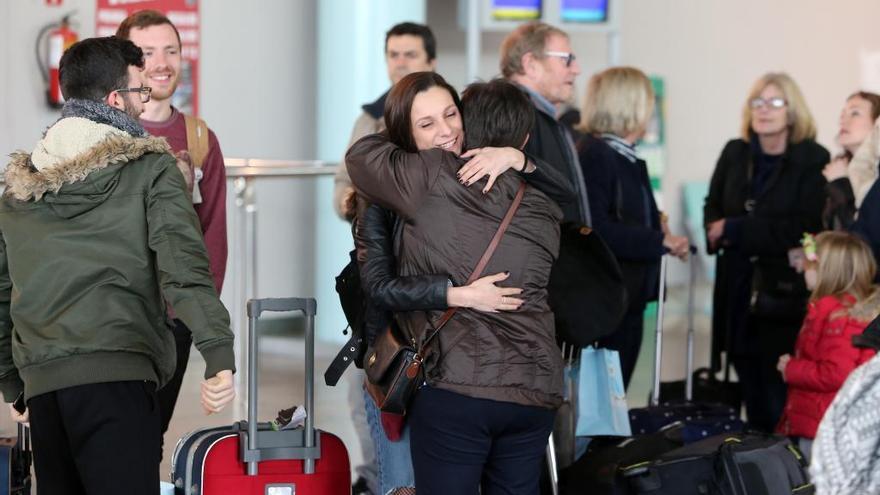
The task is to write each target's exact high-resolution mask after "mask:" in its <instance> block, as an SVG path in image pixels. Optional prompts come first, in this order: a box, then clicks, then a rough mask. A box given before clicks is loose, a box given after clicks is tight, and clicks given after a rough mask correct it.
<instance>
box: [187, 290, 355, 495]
mask: <svg viewBox="0 0 880 495" xmlns="http://www.w3.org/2000/svg"><path fill="white" fill-rule="evenodd" d="M316 306H317V305H316V303H315V300H314V299H294V298H290V299H253V300H250V301H248V304H247V313H248V319H249V321H248V344H249V345H248V392H249V393H248V421H241V422H239V423H236V424H234V425H232V426H230V427H220V428H206V429H202V430H197V431H194V432H192V433H190V434H189V435H187V436H185V437H183V438H181V439H180V441H179V442H178V443H177V447H176V449H175V451H174V458H173V459H172V466H173V470H174V471H173V473H172V479H174V485H175V494H176V495H303V494H306V495H308V494H316V495H317V494H321V495H324V494H328V495H332V494H350V493H351V468H350V466H349V460H348V451H346V449H345V445H343V443H342V441H341V440H339V438H338V437H336V436H334V435H333V434H330V433H327V432H323V431H320V430H315V429H314V417H313V413H312V412H313V411H314V402H315V398H314V359H315V358H314V356H315V347H314V337H315V324H314V317H315V310H316ZM263 311H302V312H303V313H305V316H306V359H305V361H306V363H305V368H306V369H305V380H306V383H305V392H306V394H305V395H306V398H305V408H306V411H307V413H308V414H307V416H306V420H305V425H304V427H302V428H295V429H291V430H282V431H275V430H273V429H272V428H271V427H270V425H269V424H268V423H262V424H257V423H255V418H257V395H258V394H257V368H258V366H257V359H258V356H257V334H256V330H257V319H258V318H259V317H260V314H261V313H262V312H263Z"/></svg>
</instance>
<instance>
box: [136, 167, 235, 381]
mask: <svg viewBox="0 0 880 495" xmlns="http://www.w3.org/2000/svg"><path fill="white" fill-rule="evenodd" d="M146 203H147V205H146V206H147V229H148V231H147V234H148V244H149V246H150V249H151V250H152V251H153V252H154V253H155V256H156V269H157V271H158V276H159V284H160V286H161V288H162V293H163V295H164V296H165V299H166V300H167V301H168V302H169V303H170V304H171V306H172V308H174V312H175V313H176V315H177V317H178V318H180V319H181V320H182V321H183V322H184V323H185V324H186V326H187V327H188V328H189V329H190V330H192V333H193V341H194V343H195V345H196V348H197V349H198V350H199V352H201V354H202V356H203V357H204V358H205V363H206V367H205V378H210V377H212V376H214V375H216V374H217V373H218V372H219V371H222V370H233V371H234V370H235V358H234V355H233V349H232V341H233V336H232V331H231V330H230V328H229V313H227V312H226V308H225V307H223V304H222V303H221V302H220V298H219V297H218V296H217V290H216V289H215V288H214V283H213V281H212V279H211V270H210V264H209V262H208V256H207V251H206V249H205V241H204V239H203V238H202V232H201V229H200V228H199V219H198V217H197V216H196V214H195V210H193V207H192V202H191V201H190V200H189V198H188V197H187V195H186V187H185V185H184V183H183V176H182V175H181V174H180V172H179V171H178V170H177V165H176V162H175V160H174V158H173V157H171V156H170V155H166V156H163V157H162V158H160V159H159V160H158V162H157V164H156V166H155V174H154V176H153V178H152V182H151V184H150V185H149V190H148V191H147V198H146Z"/></svg>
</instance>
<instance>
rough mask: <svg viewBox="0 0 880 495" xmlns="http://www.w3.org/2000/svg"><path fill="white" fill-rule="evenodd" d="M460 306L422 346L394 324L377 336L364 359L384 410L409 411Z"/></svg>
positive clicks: (484, 261) (480, 266) (485, 259)
mask: <svg viewBox="0 0 880 495" xmlns="http://www.w3.org/2000/svg"><path fill="white" fill-rule="evenodd" d="M525 187H526V184H525V182H521V183H520V186H519V190H517V192H516V196H515V197H514V198H513V203H511V205H510V208H508V209H507V214H505V216H504V219H503V220H502V221H501V224H500V225H499V226H498V230H497V231H495V236H494V237H492V241H491V242H490V243H489V246H488V247H486V251H485V252H484V253H483V256H482V257H481V258H480V261H479V262H478V263H477V266H476V268H474V271H473V272H471V275H470V277H468V280H467V282H466V283H465V285H468V284H470V283H472V282H473V281H475V280H476V279H478V278H479V277H480V276H481V275H482V274H483V270H485V269H486V265H488V264H489V260H490V259H491V258H492V254H493V253H494V252H495V248H497V247H498V244H499V243H500V242H501V237H502V236H503V235H504V232H505V231H506V230H507V227H508V226H509V225H510V222H511V220H513V215H514V214H515V213H516V210H517V208H519V205H520V203H521V202H522V198H523V195H524V194H525ZM456 309H457V308H450V309H448V310H446V312H445V313H443V316H441V317H440V320H438V322H437V324H436V326H435V327H434V331H433V332H431V334H429V335H428V336H427V338H425V340H424V341H423V342H422V345H421V347H418V348H416V342H415V339H412V338H410V340H407V339H406V337H405V336H404V335H403V333H402V332H401V331H400V330H399V329H398V328H397V327H396V326H395V325H393V324H392V325H389V326H388V327H386V328H385V330H384V331H382V333H380V334H379V335H377V336H376V339H375V340H374V341H373V344H372V346H370V348H368V350H367V356H368V357H366V361H365V362H364V371H365V372H366V375H367V381H366V389H367V393H369V394H370V397H371V398H372V399H373V402H375V403H376V407H378V408H379V410H380V411H383V412H388V413H393V414H401V415H402V414H405V413H406V408H407V407H408V406H409V403H410V402H411V401H412V397H413V395H414V394H415V392H416V390H418V388H419V386H420V385H421V384H422V383H423V382H424V381H425V370H424V368H423V367H422V363H423V361H424V359H425V357H426V355H427V352H428V344H430V343H431V341H432V340H433V339H434V337H436V336H437V334H438V333H439V332H440V330H441V329H443V327H444V326H445V325H446V323H448V322H449V320H450V319H452V317H453V316H454V315H455V312H456Z"/></svg>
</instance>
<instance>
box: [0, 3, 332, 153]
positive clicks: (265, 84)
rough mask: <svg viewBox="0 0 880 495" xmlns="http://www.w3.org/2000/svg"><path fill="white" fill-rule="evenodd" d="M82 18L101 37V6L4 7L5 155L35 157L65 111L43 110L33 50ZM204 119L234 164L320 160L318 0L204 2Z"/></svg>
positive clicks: (0, 135) (0, 148)
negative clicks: (55, 28) (56, 29)
mask: <svg viewBox="0 0 880 495" xmlns="http://www.w3.org/2000/svg"><path fill="white" fill-rule="evenodd" d="M71 10H76V12H77V13H76V16H75V18H74V21H75V22H76V23H77V25H76V26H75V27H76V31H77V32H78V33H79V35H80V39H82V38H85V37H89V36H94V27H95V22H94V18H95V1H94V0H66V1H65V2H63V7H49V6H46V4H45V2H44V1H42V0H40V1H37V0H12V1H10V0H3V1H2V2H0V33H2V34H0V39H2V40H3V42H2V45H0V70H2V76H0V110H2V118H0V156H4V157H5V156H6V155H8V154H9V153H10V152H11V151H13V150H15V149H18V148H25V149H31V148H32V147H33V145H34V144H35V143H36V141H37V140H38V139H39V137H40V134H41V133H42V131H43V130H45V128H46V127H47V126H48V125H49V124H51V123H52V122H53V121H54V120H55V119H57V118H58V112H57V111H53V110H50V109H48V108H47V107H46V105H45V104H44V95H43V89H42V88H43V82H42V80H41V79H40V75H39V72H38V70H37V66H36V61H35V56H34V43H35V39H36V36H37V33H38V32H39V30H40V28H41V27H42V26H43V25H45V24H48V23H50V22H53V21H57V20H58V19H60V18H61V16H62V15H64V14H65V13H67V12H69V11H71ZM201 13H202V59H201V84H200V88H199V89H200V91H201V93H200V95H201V96H200V98H201V104H200V108H201V112H202V116H203V117H205V119H206V120H207V122H208V125H210V126H211V128H212V129H213V130H214V131H215V132H216V133H217V136H218V137H219V139H220V144H221V146H222V148H223V152H224V154H225V155H226V156H227V157H241V158H271V159H311V158H314V156H315V153H316V149H315V141H316V132H315V125H314V119H315V112H316V108H315V94H316V92H315V86H316V83H315V75H314V73H315V59H316V53H317V50H316V46H315V45H316V39H317V38H316V31H315V16H316V2H315V0H293V1H291V0H255V1H251V2H208V1H203V2H201Z"/></svg>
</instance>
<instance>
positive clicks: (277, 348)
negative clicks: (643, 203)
mask: <svg viewBox="0 0 880 495" xmlns="http://www.w3.org/2000/svg"><path fill="white" fill-rule="evenodd" d="M710 297H711V290H710V287H708V286H705V285H703V286H700V287H699V288H698V291H697V305H696V307H697V308H698V311H697V312H696V319H695V323H696V324H695V327H696V331H697V332H696V342H695V344H696V345H695V356H696V359H695V365H696V367H700V366H704V365H705V364H707V363H708V348H709V317H708V314H709V313H708V311H707V307H708V301H709V300H710ZM668 301H669V302H668V303H667V306H666V322H665V323H666V324H665V333H664V341H663V342H664V350H663V363H662V364H663V366H662V370H661V377H662V379H663V380H676V379H681V378H682V377H683V376H684V366H685V349H686V347H685V342H686V328H687V324H686V317H685V316H686V315H685V313H686V312H685V302H686V292H685V291H684V289H683V288H681V289H672V290H671V291H670V294H669V298H668ZM653 342H654V327H653V322H652V321H651V319H646V322H645V340H644V343H643V345H642V353H641V355H640V357H639V362H638V365H637V367H636V374H635V377H634V379H633V383H632V385H631V387H630V391H629V394H628V402H629V404H630V406H631V407H635V406H641V405H644V404H645V403H646V402H647V399H648V394H649V392H650V387H651V380H652V371H651V370H652V368H653V359H654V347H653ZM337 350H338V347H337V345H336V344H326V343H324V344H322V343H319V344H318V345H317V348H316V350H315V357H316V370H315V377H316V378H315V407H316V411H315V418H316V426H317V427H319V428H321V429H324V430H326V431H330V432H333V433H335V434H336V435H338V436H339V437H341V438H342V440H343V442H345V444H346V446H348V450H349V456H350V458H351V465H352V467H354V466H357V465H358V464H359V463H360V461H361V454H360V450H359V446H358V443H357V440H356V437H355V433H354V428H353V426H352V423H351V419H350V414H349V407H348V391H349V382H348V380H349V377H350V376H351V373H346V375H345V376H344V377H343V379H342V380H341V381H340V383H339V384H338V385H337V386H336V387H327V386H325V385H324V382H323V372H324V369H325V368H326V365H327V363H329V362H330V360H331V359H332V357H333V356H334V355H335V353H336V351H337ZM261 351H262V354H261V356H262V361H261V366H260V368H261V376H260V379H261V380H260V385H259V391H260V392H259V408H260V413H259V416H260V419H261V420H263V421H267V420H270V419H272V418H274V417H275V414H276V412H277V411H278V410H280V409H283V408H286V407H289V406H290V405H293V404H300V403H302V402H303V371H302V370H303V368H302V366H303V356H304V354H303V352H304V351H303V341H302V340H301V339H292V338H287V339H285V338H280V337H269V338H265V339H264V341H263V344H262V349H261ZM203 372H204V362H203V361H202V359H201V357H200V356H199V354H198V353H197V352H193V353H192V357H191V359H190V364H189V368H188V369H187V374H186V377H185V379H184V384H183V388H182V392H181V398H180V400H179V401H178V407H177V411H176V412H175V416H174V419H173V420H172V422H171V426H170V429H169V431H168V433H167V434H166V435H165V448H164V458H163V461H162V466H161V474H162V479H163V480H166V481H168V480H170V466H171V462H170V461H171V456H172V454H173V451H174V447H175V444H176V442H177V439H178V438H180V437H181V436H182V435H183V434H185V433H186V432H188V431H190V430H193V429H195V428H200V427H205V426H219V425H227V424H231V423H233V422H234V421H237V420H239V419H243V418H244V416H245V412H246V408H245V407H244V403H243V401H241V400H239V401H238V405H237V407H232V408H229V409H227V410H226V411H224V412H223V413H221V414H217V415H212V416H205V415H204V414H203V413H202V411H201V407H200V406H199V395H198V394H199V382H200V380H201V377H202V374H203ZM241 398H242V399H243V397H241ZM14 431H15V430H14V427H13V426H12V423H11V421H10V420H9V417H8V415H7V414H2V415H0V435H9V434H10V433H12V432H14Z"/></svg>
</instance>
